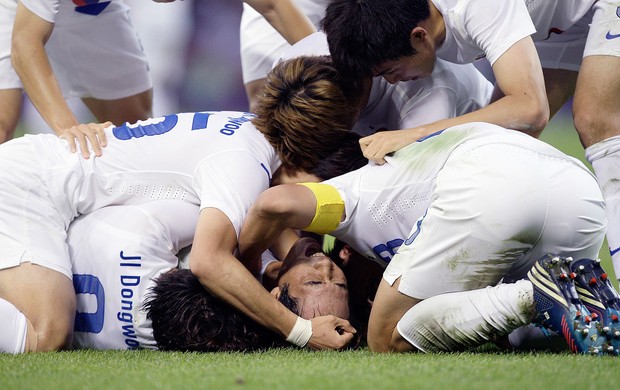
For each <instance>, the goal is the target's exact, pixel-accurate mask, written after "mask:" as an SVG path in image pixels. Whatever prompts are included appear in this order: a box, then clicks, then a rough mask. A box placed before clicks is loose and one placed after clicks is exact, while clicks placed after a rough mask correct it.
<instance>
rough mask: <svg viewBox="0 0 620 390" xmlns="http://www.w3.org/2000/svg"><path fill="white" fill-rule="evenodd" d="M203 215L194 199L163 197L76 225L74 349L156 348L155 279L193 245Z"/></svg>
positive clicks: (71, 237) (72, 247) (72, 234)
mask: <svg viewBox="0 0 620 390" xmlns="http://www.w3.org/2000/svg"><path fill="white" fill-rule="evenodd" d="M198 214H199V210H198V206H196V205H192V204H190V203H186V202H178V201H157V202H149V203H146V204H143V205H139V206H110V207H104V208H102V209H100V210H96V211H94V212H92V213H90V214H86V215H82V216H80V217H79V218H77V219H76V220H74V221H73V222H72V223H71V226H70V228H69V232H68V238H67V243H68V245H69V254H70V256H71V266H72V271H73V285H74V288H75V290H76V295H77V313H76V320H75V331H74V335H73V346H74V348H90V349H137V348H156V344H155V340H154V338H153V329H152V326H151V321H150V320H148V319H147V318H146V313H145V312H144V310H143V304H144V301H145V299H146V298H147V297H148V295H149V293H150V288H151V287H152V286H153V284H154V282H153V279H154V278H156V277H157V276H159V275H160V274H161V273H164V272H167V271H169V270H170V269H172V268H175V267H176V266H177V263H178V259H177V256H176V255H175V254H176V253H177V252H178V251H179V250H180V249H181V248H183V247H186V246H188V245H190V244H191V242H192V239H193V237H194V229H195V227H196V221H197V219H198Z"/></svg>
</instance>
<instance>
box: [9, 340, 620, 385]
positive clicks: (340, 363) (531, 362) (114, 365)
mask: <svg viewBox="0 0 620 390" xmlns="http://www.w3.org/2000/svg"><path fill="white" fill-rule="evenodd" d="M0 367H2V370H1V371H0V388H2V389H5V390H10V389H45V390H53V389H63V390H65V389H67V390H68V389H172V388H177V389H339V390H343V389H399V390H400V389H405V388H408V389H433V390H437V389H450V390H455V389H500V388H502V389H527V388H534V389H552V388H554V387H556V388H560V387H559V386H566V387H567V388H576V389H591V388H592V389H593V388H598V387H599V386H605V385H604V384H607V386H611V387H614V383H617V380H618V379H619V378H620V374H618V360H617V358H613V357H592V356H582V355H569V354H563V353H560V354H551V353H538V354H529V353H527V354H517V353H498V352H497V351H494V350H493V349H492V348H488V349H487V350H485V351H480V352H477V353H458V354H431V355H422V354H405V355H396V354H374V353H371V352H369V351H367V350H359V351H344V352H310V351H302V350H293V349H285V350H272V351H267V352H260V353H247V354H243V353H213V354H212V353H207V354H196V353H167V352H158V351H123V352H120V351H73V352H62V353H41V354H29V355H21V356H9V355H0Z"/></svg>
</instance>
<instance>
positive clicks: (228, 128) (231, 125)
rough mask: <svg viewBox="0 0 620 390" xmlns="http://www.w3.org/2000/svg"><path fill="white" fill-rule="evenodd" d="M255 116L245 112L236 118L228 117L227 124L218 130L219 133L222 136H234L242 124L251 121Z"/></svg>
mask: <svg viewBox="0 0 620 390" xmlns="http://www.w3.org/2000/svg"><path fill="white" fill-rule="evenodd" d="M255 116H256V115H254V114H250V113H247V112H246V113H244V114H243V115H241V116H240V117H238V118H233V117H228V122H227V123H226V124H225V125H224V127H223V128H222V129H220V133H222V134H224V135H233V134H235V130H237V129H239V128H240V127H241V125H243V124H244V123H246V122H249V121H251V120H252V118H254V117H255Z"/></svg>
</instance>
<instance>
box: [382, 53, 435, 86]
mask: <svg viewBox="0 0 620 390" xmlns="http://www.w3.org/2000/svg"><path fill="white" fill-rule="evenodd" d="M435 60H436V57H435V54H434V53H432V52H430V51H427V50H420V51H419V52H418V53H417V54H416V55H415V56H409V57H405V58H401V59H398V60H393V61H386V62H384V63H382V64H381V65H379V66H378V67H376V68H375V69H374V75H375V76H383V78H385V80H387V82H388V83H390V84H395V83H397V82H399V81H410V80H417V79H419V78H423V77H428V76H430V74H431V73H432V72H433V68H434V67H435Z"/></svg>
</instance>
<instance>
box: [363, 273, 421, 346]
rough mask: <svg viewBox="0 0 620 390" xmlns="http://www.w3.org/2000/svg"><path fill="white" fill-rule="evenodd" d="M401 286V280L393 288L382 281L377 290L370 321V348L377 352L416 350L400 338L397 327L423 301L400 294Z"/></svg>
mask: <svg viewBox="0 0 620 390" xmlns="http://www.w3.org/2000/svg"><path fill="white" fill-rule="evenodd" d="M399 284H400V279H398V280H397V281H396V282H395V283H394V284H393V285H392V286H390V285H389V284H388V283H387V282H386V281H385V280H384V279H381V283H380V284H379V288H378V289H377V294H376V295H375V300H374V302H373V305H372V310H371V311H370V319H369V321H368V346H369V347H370V349H371V350H373V351H375V352H406V351H414V350H416V348H414V347H413V346H412V345H411V344H409V342H407V341H406V340H405V339H403V338H402V337H401V336H400V334H399V333H398V330H396V325H397V324H398V321H400V319H401V318H402V317H403V315H405V313H406V312H407V311H408V310H409V309H411V308H412V307H413V306H414V305H416V304H417V303H419V302H421V301H420V300H419V299H415V298H411V297H408V296H406V295H404V294H402V293H400V292H399V291H398V285H399Z"/></svg>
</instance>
